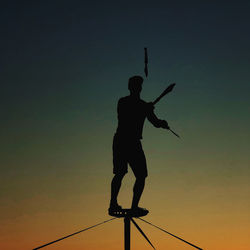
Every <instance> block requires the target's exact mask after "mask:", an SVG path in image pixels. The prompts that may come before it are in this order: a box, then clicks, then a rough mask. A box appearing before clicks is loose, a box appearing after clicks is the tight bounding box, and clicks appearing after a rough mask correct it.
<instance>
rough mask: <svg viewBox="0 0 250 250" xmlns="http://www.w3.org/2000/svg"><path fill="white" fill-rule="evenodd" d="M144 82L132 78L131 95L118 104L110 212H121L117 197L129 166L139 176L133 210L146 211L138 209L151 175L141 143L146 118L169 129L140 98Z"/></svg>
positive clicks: (150, 106)
mask: <svg viewBox="0 0 250 250" xmlns="http://www.w3.org/2000/svg"><path fill="white" fill-rule="evenodd" d="M142 83H143V78H142V77H141V76H133V77H131V78H130V79H129V82H128V89H129V91H130V95H129V96H126V97H123V98H121V99H120V100H119V102H118V107H117V112H118V127H117V131H116V133H115V135H114V139H113V166H114V168H113V173H114V174H115V176H114V177H113V180H112V183H111V200H110V208H109V211H117V210H121V209H122V207H121V206H120V205H118V203H117V196H118V193H119V190H120V187H121V182H122V179H123V177H124V175H125V174H126V173H127V172H128V164H129V165H130V167H131V169H132V171H133V173H134V175H135V177H136V181H135V185H134V188H133V200H132V205H131V209H133V210H134V211H135V212H139V213H140V211H141V212H143V211H144V212H145V209H143V208H140V207H138V204H139V200H140V198H141V195H142V192H143V189H144V185H145V178H146V177H147V175H148V172H147V165H146V158H145V155H144V152H143V149H142V145H141V141H140V140H141V139H142V131H143V125H144V121H145V118H147V119H148V120H149V121H150V122H151V123H152V124H153V125H154V126H155V127H156V128H166V129H168V128H169V127H168V123H167V122H166V121H165V120H160V119H158V118H157V117H156V115H155V114H154V111H153V110H154V106H153V104H152V103H146V102H145V101H143V100H141V99H140V93H141V90H142Z"/></svg>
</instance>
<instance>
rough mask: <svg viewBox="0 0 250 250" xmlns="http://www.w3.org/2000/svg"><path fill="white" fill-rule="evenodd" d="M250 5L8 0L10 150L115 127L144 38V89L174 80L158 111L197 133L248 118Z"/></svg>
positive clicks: (150, 95) (5, 64) (4, 130)
mask: <svg viewBox="0 0 250 250" xmlns="http://www.w3.org/2000/svg"><path fill="white" fill-rule="evenodd" d="M249 11H250V3H249V2H240V1H237V2H233V3H228V2H211V1H207V2H206V3H205V2H201V1H194V2H188V3H187V2H186V1H183V2H181V1H180V2H176V3H173V2H172V1H171V2H168V1H160V2H153V1H147V2H121V3H119V2H117V1H110V2H104V1H41V2H39V3H37V2H33V1H22V2H20V1H10V2H8V3H5V4H3V5H2V6H1V9H0V12H1V15H0V16H1V31H2V32H1V33H2V35H1V41H0V43H1V46H0V49H1V69H0V70H1V74H0V78H1V79H0V80H1V86H2V91H1V117H2V119H1V125H0V126H1V137H2V138H3V140H2V142H4V144H3V145H4V146H3V147H4V149H3V151H2V153H3V154H4V155H5V156H4V158H5V157H6V155H9V154H10V152H13V150H14V151H15V150H17V151H18V150H20V148H25V147H26V146H27V154H28V152H29V147H32V146H31V145H33V144H34V143H35V142H37V141H43V140H44V145H43V147H46V146H45V145H47V144H46V143H48V141H51V140H52V141H53V142H54V143H57V140H58V138H61V140H62V141H63V139H62V138H64V137H70V136H72V134H75V135H78V134H88V135H89V134H96V133H97V134H98V133H100V134H107V137H108V135H109V136H110V137H111V135H112V133H113V131H114V129H115V126H116V120H115V116H116V115H115V105H116V101H117V100H118V98H119V97H120V96H124V95H126V94H127V79H128V78H129V77H130V76H131V75H134V74H143V67H144V64H143V60H144V58H143V57H144V55H143V53H144V51H143V48H144V47H145V46H146V47H148V50H149V78H148V79H147V80H146V81H145V84H144V91H143V92H142V97H143V98H145V100H147V101H151V100H152V99H154V98H155V97H156V96H157V95H159V93H160V92H161V91H162V90H163V89H164V88H165V87H166V85H167V84H168V83H170V82H177V88H176V92H175V93H173V95H171V96H169V102H167V101H166V102H164V101H162V102H161V103H160V104H159V105H158V107H159V108H158V109H157V111H156V112H158V114H159V115H161V116H163V117H166V116H167V119H168V120H169V122H171V121H172V122H174V123H176V124H175V126H177V129H179V130H181V129H184V128H185V126H186V125H185V124H189V126H191V127H194V130H196V131H197V133H200V134H202V133H204V131H205V129H208V128H211V126H213V125H214V124H215V125H216V126H219V127H220V129H221V128H222V127H223V126H226V127H228V126H229V124H235V125H234V126H233V127H235V126H236V125H237V126H238V128H241V127H244V128H246V127H247V124H249V90H250V84H249V80H250V76H249V60H250V50H249V44H250V33H249V25H250V16H249ZM166 114H167V115H166ZM218 124H219V125H218ZM231 129H232V127H228V131H230V130H231ZM13 145H16V146H15V147H17V148H16V149H13ZM25 145H26V146H25ZM76 147H77V146H76ZM35 148H36V147H35ZM37 150H39V148H38V149H37ZM24 151H25V150H24ZM19 154H20V155H21V154H22V153H21V152H20V153H19Z"/></svg>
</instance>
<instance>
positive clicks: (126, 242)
mask: <svg viewBox="0 0 250 250" xmlns="http://www.w3.org/2000/svg"><path fill="white" fill-rule="evenodd" d="M124 247H125V248H124V249H125V250H130V218H129V217H125V218H124Z"/></svg>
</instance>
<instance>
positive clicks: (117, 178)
mask: <svg viewBox="0 0 250 250" xmlns="http://www.w3.org/2000/svg"><path fill="white" fill-rule="evenodd" d="M125 174H126V173H118V174H115V176H114V179H116V180H120V181H121V180H122V179H123V177H124V176H125Z"/></svg>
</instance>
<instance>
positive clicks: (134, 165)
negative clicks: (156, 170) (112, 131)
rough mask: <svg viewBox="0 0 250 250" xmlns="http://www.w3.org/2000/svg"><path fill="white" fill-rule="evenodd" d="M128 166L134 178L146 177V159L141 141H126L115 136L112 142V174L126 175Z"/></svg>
mask: <svg viewBox="0 0 250 250" xmlns="http://www.w3.org/2000/svg"><path fill="white" fill-rule="evenodd" d="M128 164H129V165H130V167H131V169H132V171H133V173H134V175H135V177H147V176H148V171H147V164H146V158H145V155H144V152H143V149H142V145H141V141H140V140H139V139H138V140H128V139H126V138H121V137H119V136H118V135H115V136H114V140H113V166H114V168H113V173H114V174H125V173H127V172H128Z"/></svg>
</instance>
